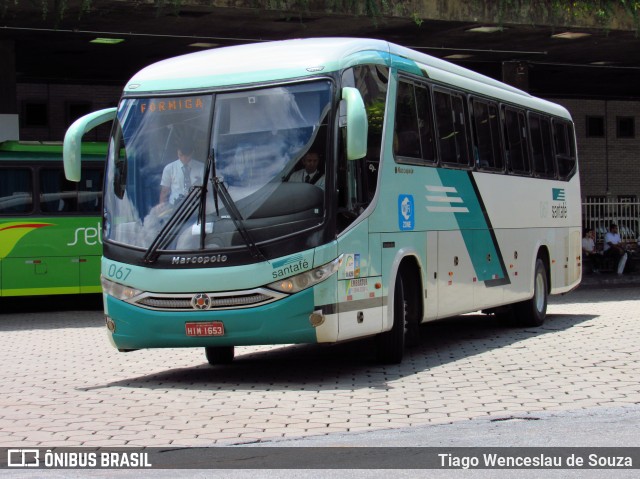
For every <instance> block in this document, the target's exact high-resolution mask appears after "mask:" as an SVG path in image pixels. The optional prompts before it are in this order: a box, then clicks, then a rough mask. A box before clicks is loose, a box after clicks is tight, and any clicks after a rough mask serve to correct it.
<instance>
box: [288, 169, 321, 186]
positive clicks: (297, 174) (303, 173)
mask: <svg viewBox="0 0 640 479" xmlns="http://www.w3.org/2000/svg"><path fill="white" fill-rule="evenodd" d="M317 172H318V170H316V171H314V172H313V173H307V170H305V169H304V168H302V169H301V170H298V171H294V172H293V173H292V174H291V176H290V177H289V181H292V182H298V183H304V182H305V178H306V177H307V175H309V177H310V178H313V177H314V176H315V175H316V173H317ZM313 186H317V187H318V188H322V189H323V190H324V175H322V176H321V177H320V178H318V180H317V181H316V182H315V183H314V184H313Z"/></svg>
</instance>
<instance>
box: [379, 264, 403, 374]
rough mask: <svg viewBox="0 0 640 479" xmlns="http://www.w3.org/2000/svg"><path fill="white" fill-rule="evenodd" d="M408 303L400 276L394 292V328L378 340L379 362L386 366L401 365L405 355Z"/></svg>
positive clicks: (382, 334) (381, 334)
mask: <svg viewBox="0 0 640 479" xmlns="http://www.w3.org/2000/svg"><path fill="white" fill-rule="evenodd" d="M407 319H408V315H407V303H406V299H405V290H404V285H403V282H402V277H401V276H400V275H399V274H398V277H397V278H396V285H395V288H394V291H393V326H392V327H391V329H390V330H389V331H386V332H384V333H380V334H379V335H378V337H377V338H376V339H377V347H378V348H377V349H378V360H379V361H380V362H382V363H385V364H400V363H401V362H402V356H403V355H404V343H405V335H406V333H407Z"/></svg>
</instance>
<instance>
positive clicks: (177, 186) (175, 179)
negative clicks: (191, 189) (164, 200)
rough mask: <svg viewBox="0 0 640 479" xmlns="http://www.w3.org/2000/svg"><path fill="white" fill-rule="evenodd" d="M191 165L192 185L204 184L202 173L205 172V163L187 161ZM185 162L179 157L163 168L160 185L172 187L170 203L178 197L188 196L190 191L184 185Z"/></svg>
mask: <svg viewBox="0 0 640 479" xmlns="http://www.w3.org/2000/svg"><path fill="white" fill-rule="evenodd" d="M187 166H188V167H189V170H190V171H189V176H190V178H191V182H190V183H191V186H193V185H202V175H203V173H204V163H202V162H200V161H197V160H191V161H189V163H187ZM182 167H183V164H182V162H181V161H180V160H179V159H177V160H175V161H172V162H171V163H169V164H168V165H167V166H165V167H164V170H162V179H161V180H160V186H167V187H169V188H171V193H170V194H169V203H171V204H173V203H174V202H175V201H176V199H177V198H178V197H179V196H180V195H182V196H186V195H187V193H188V191H187V190H186V189H185V187H184V173H183V172H182Z"/></svg>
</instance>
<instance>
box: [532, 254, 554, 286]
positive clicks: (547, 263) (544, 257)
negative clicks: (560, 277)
mask: <svg viewBox="0 0 640 479" xmlns="http://www.w3.org/2000/svg"><path fill="white" fill-rule="evenodd" d="M539 259H541V260H542V262H543V263H544V269H545V272H546V274H547V294H549V293H551V279H552V278H551V255H550V253H549V247H548V246H547V245H545V244H543V245H540V246H539V247H538V253H537V254H536V258H535V261H534V263H533V268H534V269H533V271H535V263H536V262H537V261H538V260H539Z"/></svg>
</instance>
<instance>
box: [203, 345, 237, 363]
mask: <svg viewBox="0 0 640 479" xmlns="http://www.w3.org/2000/svg"><path fill="white" fill-rule="evenodd" d="M204 353H205V354H206V355H207V361H209V364H229V363H231V361H233V357H234V350H233V346H216V347H207V348H204Z"/></svg>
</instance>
